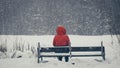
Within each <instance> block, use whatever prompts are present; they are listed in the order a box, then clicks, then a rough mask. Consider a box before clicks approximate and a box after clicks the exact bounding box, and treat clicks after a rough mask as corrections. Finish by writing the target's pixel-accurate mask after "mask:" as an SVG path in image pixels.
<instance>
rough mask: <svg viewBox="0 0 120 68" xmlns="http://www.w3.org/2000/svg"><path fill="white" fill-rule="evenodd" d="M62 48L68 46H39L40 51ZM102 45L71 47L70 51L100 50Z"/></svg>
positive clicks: (53, 50)
mask: <svg viewBox="0 0 120 68" xmlns="http://www.w3.org/2000/svg"><path fill="white" fill-rule="evenodd" d="M61 48H62V49H63V52H64V48H69V47H58V48H57V47H46V48H45V47H41V48H40V52H55V51H56V50H58V49H61ZM103 48H104V47H98V46H94V47H71V51H72V52H80V51H81V52H87V51H101V50H102V49H103Z"/></svg>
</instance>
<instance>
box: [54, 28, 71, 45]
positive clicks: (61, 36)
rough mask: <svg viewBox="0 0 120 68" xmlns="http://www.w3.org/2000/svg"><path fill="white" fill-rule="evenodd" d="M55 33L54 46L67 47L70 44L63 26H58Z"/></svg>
mask: <svg viewBox="0 0 120 68" xmlns="http://www.w3.org/2000/svg"><path fill="white" fill-rule="evenodd" d="M56 33H57V34H56V35H55V37H54V40H53V45H54V46H68V45H69V44H70V40H69V37H68V36H67V35H66V29H65V28H64V27H63V26H58V27H57V29H56Z"/></svg>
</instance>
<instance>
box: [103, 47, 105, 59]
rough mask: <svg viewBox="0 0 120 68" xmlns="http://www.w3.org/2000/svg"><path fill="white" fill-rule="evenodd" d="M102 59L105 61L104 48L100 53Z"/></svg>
mask: <svg viewBox="0 0 120 68" xmlns="http://www.w3.org/2000/svg"><path fill="white" fill-rule="evenodd" d="M102 58H103V60H105V48H103V51H102Z"/></svg>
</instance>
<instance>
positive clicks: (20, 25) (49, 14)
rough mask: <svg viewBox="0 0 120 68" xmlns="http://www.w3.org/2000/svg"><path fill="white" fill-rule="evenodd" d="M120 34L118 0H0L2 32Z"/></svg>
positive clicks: (24, 33)
mask: <svg viewBox="0 0 120 68" xmlns="http://www.w3.org/2000/svg"><path fill="white" fill-rule="evenodd" d="M57 25H64V26H65V27H66V29H67V33H68V34H74V35H76V34H77V35H105V34H120V0H0V34H1V35H3V34H4V35H53V34H55V29H56V27H57Z"/></svg>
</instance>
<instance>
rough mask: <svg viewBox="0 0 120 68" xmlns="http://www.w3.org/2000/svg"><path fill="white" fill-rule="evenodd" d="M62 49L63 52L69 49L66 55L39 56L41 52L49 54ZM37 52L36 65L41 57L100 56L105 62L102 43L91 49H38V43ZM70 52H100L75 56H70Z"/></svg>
mask: <svg viewBox="0 0 120 68" xmlns="http://www.w3.org/2000/svg"><path fill="white" fill-rule="evenodd" d="M60 48H62V49H63V52H65V51H64V48H69V53H68V54H56V53H55V54H50V55H44V54H41V53H43V52H45V53H51V52H55V51H56V50H58V49H60ZM37 52H38V63H39V62H40V61H39V58H40V59H41V61H43V57H58V56H63V57H64V56H69V57H93V56H101V57H102V58H103V60H105V47H104V46H103V42H101V46H91V47H71V46H67V47H40V43H38V47H37ZM72 52H100V54H84V55H81V54H77V55H72Z"/></svg>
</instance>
